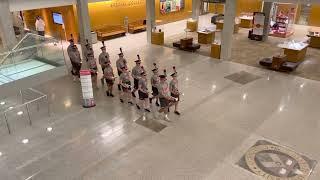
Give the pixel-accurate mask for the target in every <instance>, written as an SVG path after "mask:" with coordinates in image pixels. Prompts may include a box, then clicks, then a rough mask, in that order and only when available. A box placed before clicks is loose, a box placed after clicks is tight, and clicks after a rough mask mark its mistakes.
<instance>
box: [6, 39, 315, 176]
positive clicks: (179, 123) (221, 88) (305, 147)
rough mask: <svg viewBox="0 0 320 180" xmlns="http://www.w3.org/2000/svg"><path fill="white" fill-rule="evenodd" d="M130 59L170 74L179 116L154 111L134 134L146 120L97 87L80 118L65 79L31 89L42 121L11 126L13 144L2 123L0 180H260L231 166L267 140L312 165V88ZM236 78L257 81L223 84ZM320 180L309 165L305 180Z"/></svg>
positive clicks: (297, 81)
mask: <svg viewBox="0 0 320 180" xmlns="http://www.w3.org/2000/svg"><path fill="white" fill-rule="evenodd" d="M122 45H123V44H119V46H122ZM96 53H97V54H98V51H97V52H96ZM137 53H139V54H140V55H141V57H142V59H143V61H142V64H143V65H144V67H145V68H146V70H147V72H148V74H151V69H152V68H153V63H154V62H156V63H158V65H159V67H160V69H164V68H167V69H168V70H169V69H171V68H172V66H173V65H175V66H176V67H177V70H178V75H179V76H178V79H179V82H180V89H181V93H182V96H181V103H180V111H181V113H182V115H181V116H179V117H178V116H176V115H174V114H173V113H172V110H171V113H170V115H169V118H170V120H171V122H167V121H164V120H162V118H161V117H160V116H159V114H158V113H157V111H156V110H154V111H153V112H152V113H150V114H146V121H147V122H148V123H145V124H149V125H150V124H152V122H151V121H156V122H157V124H158V125H159V124H162V125H164V126H167V127H166V128H164V129H162V130H161V131H160V129H161V128H158V127H160V126H158V125H157V126H156V127H157V128H154V129H156V130H157V129H158V131H159V132H155V131H154V130H153V129H152V128H151V129H150V127H155V126H149V125H145V126H144V125H140V124H141V123H140V121H142V120H143V119H142V120H140V119H141V116H142V115H143V113H144V112H142V111H139V110H137V109H136V108H135V107H134V106H130V105H128V104H121V103H120V102H119V99H118V92H117V91H115V95H116V97H115V98H110V97H107V96H106V95H105V92H104V91H105V87H101V85H100V84H99V86H100V89H99V90H95V92H94V94H95V100H96V103H97V106H96V107H95V108H92V109H83V108H82V106H81V89H80V84H79V83H76V82H72V77H70V76H67V77H63V78H60V79H57V80H55V81H50V82H48V83H46V84H43V85H41V86H39V87H35V88H36V89H38V90H40V91H41V92H44V93H46V94H47V95H48V97H49V99H50V108H51V112H52V114H51V117H50V118H37V119H35V120H33V125H32V126H29V125H26V124H24V123H26V121H25V120H24V119H19V120H18V121H16V122H15V123H17V124H19V123H22V126H24V128H20V129H14V132H13V134H12V135H8V133H7V130H6V128H5V126H4V124H3V123H2V124H0V137H1V138H0V152H1V153H0V179H8V180H9V179H10V180H21V179H23V180H25V179H29V180H30V179H32V180H44V179H45V180H57V179H59V180H71V179H81V180H106V179H108V180H109V179H120V180H141V179H146V180H150V179H163V180H185V179H190V180H191V179H192V180H204V179H208V180H215V179H219V180H258V179H260V177H258V176H256V175H254V174H253V173H251V172H250V171H247V170H245V169H243V168H241V167H239V166H238V165H236V163H237V162H239V160H240V159H241V157H242V156H243V155H244V154H245V153H246V152H247V151H248V149H250V147H252V146H254V145H255V144H256V142H257V141H259V140H265V139H268V141H270V140H272V141H271V142H276V144H279V145H281V146H282V147H283V146H285V147H288V148H289V149H293V150H294V151H295V152H298V153H301V154H303V155H305V156H306V157H308V158H310V159H312V160H316V161H320V154H319V152H320V146H319V144H318V143H317V141H314V140H310V138H311V139H315V140H316V139H319V138H320V124H319V120H318V119H319V118H318V117H319V116H320V111H318V107H319V102H320V92H319V88H320V83H319V82H318V81H312V80H307V79H303V78H299V77H297V76H291V75H285V74H282V73H278V72H272V71H268V70H264V69H259V68H255V67H250V66H246V65H241V64H238V63H232V62H221V61H216V60H214V59H211V58H209V57H206V56H201V55H199V54H195V53H188V52H183V51H178V50H174V49H171V48H165V47H159V46H143V47H138V48H134V47H133V48H131V49H126V51H125V56H126V57H128V60H129V67H133V65H134V61H133V60H134V59H133V58H134V57H136V54H137ZM116 56H117V55H116V54H111V58H112V64H113V65H114V59H115V58H116ZM239 72H247V73H250V74H251V75H254V76H259V77H261V78H259V79H256V80H254V81H251V82H250V83H247V84H239V83H236V82H234V81H232V80H229V79H226V78H225V77H226V76H228V75H231V74H235V73H239ZM169 73H170V72H169ZM99 77H101V73H100V74H99ZM168 79H171V78H168ZM239 79H241V78H239ZM40 108H42V106H40ZM153 108H154V109H156V106H153ZM31 115H33V114H31ZM137 120H138V122H139V123H140V124H139V123H137V122H136V121H137ZM164 126H162V127H164ZM16 127H21V126H16ZM293 162H294V161H293ZM309 168H310V169H311V167H309ZM319 177H320V166H318V165H317V166H315V169H314V171H313V172H312V174H311V176H310V178H309V180H318V179H319Z"/></svg>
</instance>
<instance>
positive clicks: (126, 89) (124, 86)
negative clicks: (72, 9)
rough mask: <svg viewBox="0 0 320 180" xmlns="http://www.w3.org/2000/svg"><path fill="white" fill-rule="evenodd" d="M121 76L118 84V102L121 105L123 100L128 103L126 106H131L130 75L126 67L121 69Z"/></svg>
mask: <svg viewBox="0 0 320 180" xmlns="http://www.w3.org/2000/svg"><path fill="white" fill-rule="evenodd" d="M121 72H122V73H121V75H120V78H119V83H120V85H121V90H122V91H121V92H120V102H121V103H123V102H124V100H126V101H127V102H128V104H131V105H133V103H132V96H131V80H130V74H129V71H128V68H127V67H122V70H121Z"/></svg>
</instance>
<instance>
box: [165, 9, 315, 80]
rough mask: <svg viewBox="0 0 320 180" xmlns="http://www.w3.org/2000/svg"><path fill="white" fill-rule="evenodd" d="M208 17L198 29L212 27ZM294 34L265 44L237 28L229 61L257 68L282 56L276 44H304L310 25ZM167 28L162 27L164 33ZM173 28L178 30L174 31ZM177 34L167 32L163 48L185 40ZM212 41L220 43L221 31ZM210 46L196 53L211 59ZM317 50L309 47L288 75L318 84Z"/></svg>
mask: <svg viewBox="0 0 320 180" xmlns="http://www.w3.org/2000/svg"><path fill="white" fill-rule="evenodd" d="M211 16H212V15H211V14H207V15H203V16H201V17H200V20H199V23H200V25H199V28H205V27H211V26H214V25H212V24H211V23H210V18H211ZM183 23H185V22H181V26H182V27H185V24H183ZM293 28H294V31H295V32H294V34H293V35H292V36H290V37H288V38H277V37H271V36H269V38H268V40H267V41H266V42H260V41H252V40H249V39H248V32H249V29H247V28H240V30H239V33H237V34H234V35H233V44H232V52H231V59H230V60H231V61H233V62H237V63H241V64H246V65H249V66H254V67H260V68H262V67H261V66H260V65H259V60H261V59H263V58H266V57H272V56H273V55H276V54H281V53H283V50H282V49H281V48H279V47H277V45H278V44H280V43H283V42H285V41H292V40H295V41H297V42H299V41H306V39H307V36H306V35H307V33H308V29H309V28H310V27H309V26H304V25H294V26H293ZM167 29H170V28H165V30H167ZM175 29H179V28H176V27H175ZM175 32H177V33H170V35H168V36H167V37H166V38H165V46H167V47H171V48H173V45H172V43H173V42H175V41H178V40H180V39H181V38H184V37H186V33H185V32H184V31H183V30H181V29H180V32H179V31H177V30H175ZM188 37H193V39H194V42H197V41H198V35H197V33H196V32H190V33H188ZM215 40H216V41H218V42H220V40H221V32H219V31H218V32H216V33H215ZM210 51H211V46H210V45H205V44H201V48H200V50H198V51H197V53H199V54H201V55H204V56H210ZM319 58H320V49H317V48H310V47H309V48H308V50H307V55H306V58H305V60H304V61H303V62H302V63H301V64H300V65H299V67H298V68H297V69H296V70H295V71H294V72H292V73H291V74H293V75H297V76H300V77H304V78H308V79H313V80H318V81H320V71H319V69H320V63H319Z"/></svg>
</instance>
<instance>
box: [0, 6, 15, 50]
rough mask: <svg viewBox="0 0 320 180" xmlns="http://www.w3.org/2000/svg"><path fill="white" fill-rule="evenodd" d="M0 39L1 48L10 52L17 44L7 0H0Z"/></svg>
mask: <svg viewBox="0 0 320 180" xmlns="http://www.w3.org/2000/svg"><path fill="white" fill-rule="evenodd" d="M0 37H1V40H2V43H3V47H4V48H6V49H7V50H11V49H12V48H13V47H14V46H15V45H16V44H17V39H16V35H15V33H14V29H13V21H12V14H11V12H10V8H9V0H0Z"/></svg>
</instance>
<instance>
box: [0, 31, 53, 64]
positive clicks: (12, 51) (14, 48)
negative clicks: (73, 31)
mask: <svg viewBox="0 0 320 180" xmlns="http://www.w3.org/2000/svg"><path fill="white" fill-rule="evenodd" d="M30 36H35V37H39V38H44V37H43V36H40V35H38V34H33V33H27V34H26V35H25V36H24V37H23V38H22V39H21V40H20V41H19V42H18V43H17V44H16V45H15V46H14V47H13V48H12V50H11V51H8V53H7V54H6V52H5V53H2V54H6V55H5V57H3V58H2V60H1V62H0V65H2V64H3V63H4V62H5V60H6V59H7V58H8V57H9V56H10V55H11V54H12V53H16V52H20V51H23V50H26V49H29V48H35V47H39V46H42V45H44V44H47V42H42V43H39V44H36V45H32V46H28V47H24V48H19V49H18V47H19V45H20V44H21V43H22V42H23V41H24V40H25V39H27V38H28V37H30ZM46 39H49V40H52V41H53V42H56V43H59V41H57V40H56V39H54V38H52V37H46Z"/></svg>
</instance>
